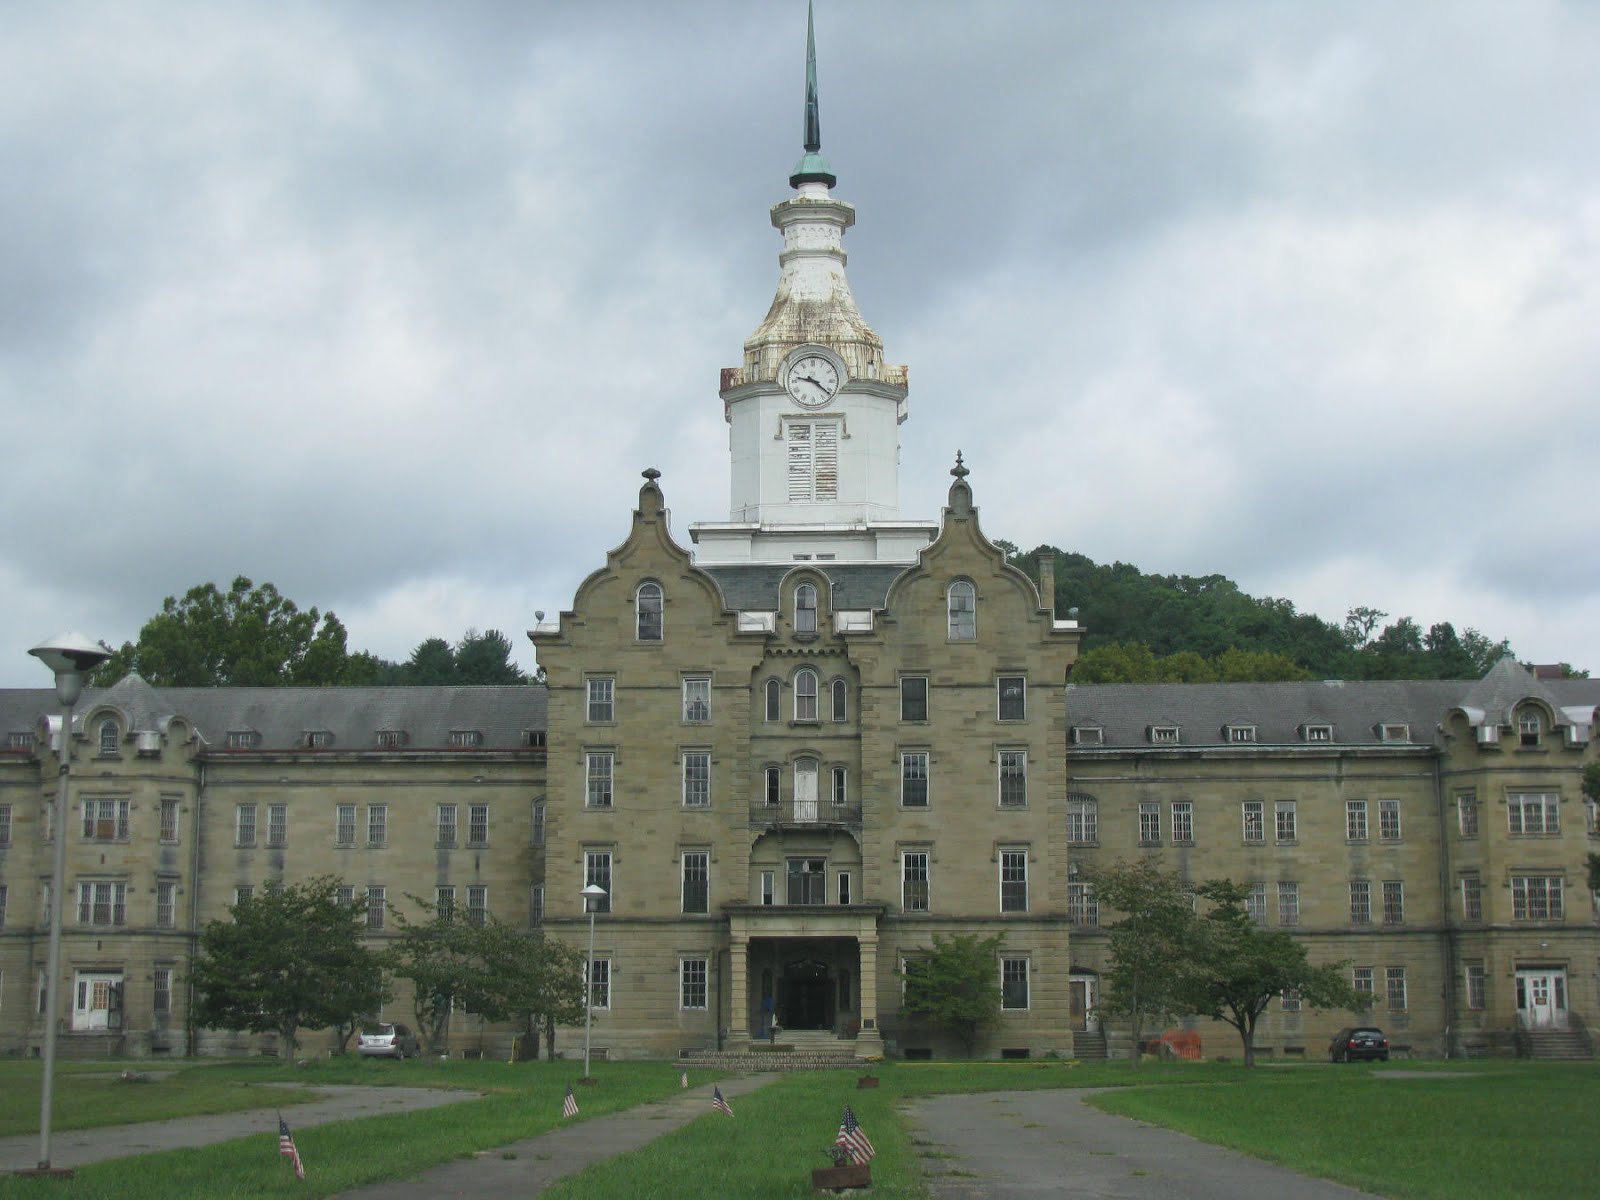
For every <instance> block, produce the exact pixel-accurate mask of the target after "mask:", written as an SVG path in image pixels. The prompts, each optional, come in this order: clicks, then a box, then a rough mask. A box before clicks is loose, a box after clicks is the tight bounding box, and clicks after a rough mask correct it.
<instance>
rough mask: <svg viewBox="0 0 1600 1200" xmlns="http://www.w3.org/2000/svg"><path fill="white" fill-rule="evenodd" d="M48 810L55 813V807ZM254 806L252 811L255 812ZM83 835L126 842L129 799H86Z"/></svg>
mask: <svg viewBox="0 0 1600 1200" xmlns="http://www.w3.org/2000/svg"><path fill="white" fill-rule="evenodd" d="M46 811H48V812H50V813H52V814H54V811H55V810H54V809H53V808H51V809H47V810H46ZM254 811H255V810H254V806H251V812H252V814H253V813H254ZM83 836H84V837H85V838H87V839H89V840H90V841H95V842H124V841H127V840H128V801H126V800H85V801H84V802H83ZM250 840H251V842H254V841H255V818H254V816H253V815H252V817H251V831H250Z"/></svg>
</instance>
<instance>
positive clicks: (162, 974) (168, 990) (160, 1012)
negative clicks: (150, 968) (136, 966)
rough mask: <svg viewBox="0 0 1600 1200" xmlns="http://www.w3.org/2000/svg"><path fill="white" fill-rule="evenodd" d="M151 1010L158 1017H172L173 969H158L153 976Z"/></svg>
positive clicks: (151, 977)
mask: <svg viewBox="0 0 1600 1200" xmlns="http://www.w3.org/2000/svg"><path fill="white" fill-rule="evenodd" d="M150 979H151V984H152V986H151V989H150V1008H151V1011H152V1012H154V1013H155V1014H156V1016H158V1017H167V1016H171V1015H172V968H171V967H157V968H156V969H155V971H154V972H152V974H151V976H150Z"/></svg>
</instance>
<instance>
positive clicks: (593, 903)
mask: <svg viewBox="0 0 1600 1200" xmlns="http://www.w3.org/2000/svg"><path fill="white" fill-rule="evenodd" d="M581 894H582V896H583V906H584V907H585V908H586V909H588V910H589V958H588V961H587V962H586V963H584V967H583V1077H584V1078H585V1079H588V1078H589V1031H590V1029H591V1028H592V1027H593V1026H594V914H595V910H596V909H598V908H599V907H600V901H602V900H604V899H605V898H606V890H605V888H603V887H601V886H600V885H599V884H598V883H591V884H588V885H586V886H585V887H584V889H583V892H582V893H581Z"/></svg>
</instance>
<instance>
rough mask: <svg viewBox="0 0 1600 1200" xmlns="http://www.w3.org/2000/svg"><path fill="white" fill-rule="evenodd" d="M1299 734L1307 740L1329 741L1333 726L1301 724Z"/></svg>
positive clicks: (1331, 738) (1331, 739) (1331, 737)
mask: <svg viewBox="0 0 1600 1200" xmlns="http://www.w3.org/2000/svg"><path fill="white" fill-rule="evenodd" d="M1300 736H1301V737H1303V738H1304V739H1305V740H1306V741H1308V742H1331V741H1333V726H1332V725H1302V726H1300Z"/></svg>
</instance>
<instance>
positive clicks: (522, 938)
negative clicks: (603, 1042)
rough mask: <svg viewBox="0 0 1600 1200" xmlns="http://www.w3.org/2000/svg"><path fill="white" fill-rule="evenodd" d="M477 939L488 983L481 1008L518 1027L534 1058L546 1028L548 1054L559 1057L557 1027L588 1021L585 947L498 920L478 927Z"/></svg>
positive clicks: (487, 1013)
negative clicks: (582, 948) (586, 1019)
mask: <svg viewBox="0 0 1600 1200" xmlns="http://www.w3.org/2000/svg"><path fill="white" fill-rule="evenodd" d="M474 940H475V941H476V943H477V947H478V953H479V956H480V959H481V962H482V967H483V980H484V984H485V987H484V991H483V993H482V994H481V995H480V996H479V998H478V1001H477V1003H476V1005H475V1006H474V1007H475V1009H476V1011H478V1012H481V1013H482V1014H483V1015H484V1016H486V1017H489V1018H490V1019H492V1020H497V1021H512V1022H514V1023H515V1024H516V1025H518V1026H519V1027H520V1028H521V1030H522V1035H523V1037H524V1038H525V1039H527V1044H528V1045H530V1046H531V1047H532V1057H534V1058H537V1057H538V1056H539V1034H540V1031H541V1026H542V1029H543V1032H544V1034H545V1053H546V1055H547V1056H548V1057H549V1058H550V1060H551V1061H554V1060H555V1056H556V1053H555V1052H556V1026H557V1025H571V1024H574V1023H576V1022H578V1021H581V1020H583V1002H584V986H583V976H584V971H585V970H586V969H587V963H588V960H587V959H586V957H585V956H584V953H583V951H581V950H579V949H577V948H576V947H574V946H569V945H567V943H565V942H561V941H556V940H555V939H553V938H547V937H545V936H544V935H543V934H535V933H528V932H526V931H524V930H521V929H518V928H516V927H515V926H512V925H508V924H506V923H505V922H503V921H498V920H495V919H494V918H490V919H489V920H487V921H485V922H484V923H483V924H482V925H481V926H479V927H477V928H476V930H475V939H474Z"/></svg>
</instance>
